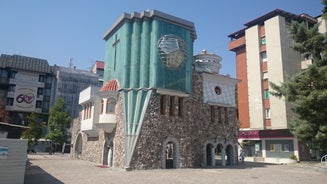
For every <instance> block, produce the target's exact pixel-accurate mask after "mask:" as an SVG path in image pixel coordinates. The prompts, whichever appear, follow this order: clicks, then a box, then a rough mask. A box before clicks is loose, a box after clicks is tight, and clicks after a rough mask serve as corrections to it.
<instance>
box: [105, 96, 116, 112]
mask: <svg viewBox="0 0 327 184" xmlns="http://www.w3.org/2000/svg"><path fill="white" fill-rule="evenodd" d="M115 107H116V99H114V98H109V99H108V100H107V109H106V113H108V114H109V113H115Z"/></svg>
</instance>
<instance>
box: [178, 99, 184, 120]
mask: <svg viewBox="0 0 327 184" xmlns="http://www.w3.org/2000/svg"><path fill="white" fill-rule="evenodd" d="M182 115H183V98H182V97H179V98H178V116H182Z"/></svg>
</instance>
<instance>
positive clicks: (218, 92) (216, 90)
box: [215, 86, 221, 95]
mask: <svg viewBox="0 0 327 184" xmlns="http://www.w3.org/2000/svg"><path fill="white" fill-rule="evenodd" d="M215 93H216V94H217V95H220V94H221V88H220V87H219V86H216V87H215Z"/></svg>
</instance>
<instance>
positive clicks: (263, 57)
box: [260, 52, 267, 62]
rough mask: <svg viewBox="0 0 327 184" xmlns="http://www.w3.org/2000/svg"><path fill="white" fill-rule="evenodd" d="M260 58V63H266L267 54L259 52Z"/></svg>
mask: <svg viewBox="0 0 327 184" xmlns="http://www.w3.org/2000/svg"><path fill="white" fill-rule="evenodd" d="M260 57H261V61H262V62H266V61H267V52H261V53H260Z"/></svg>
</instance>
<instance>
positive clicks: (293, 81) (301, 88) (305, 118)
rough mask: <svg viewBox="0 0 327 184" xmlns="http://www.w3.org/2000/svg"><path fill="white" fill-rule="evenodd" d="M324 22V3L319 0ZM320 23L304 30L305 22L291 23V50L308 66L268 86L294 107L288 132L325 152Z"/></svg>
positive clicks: (326, 107)
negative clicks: (309, 63) (300, 55)
mask: <svg viewBox="0 0 327 184" xmlns="http://www.w3.org/2000/svg"><path fill="white" fill-rule="evenodd" d="M323 4H324V10H323V13H324V14H323V16H322V17H323V18H324V19H325V20H326V18H327V11H326V5H327V0H323ZM319 24H320V23H316V24H315V25H314V26H313V27H311V28H308V27H307V25H306V24H305V22H292V26H291V35H292V38H293V39H294V41H295V44H294V45H293V49H294V50H296V51H298V52H299V53H301V54H302V55H304V56H305V57H308V58H309V59H311V60H312V65H310V66H309V67H308V68H307V69H304V70H301V71H300V72H298V73H297V74H295V75H293V76H291V77H289V78H288V79H287V80H286V81H285V82H283V83H281V84H280V85H277V84H274V83H270V86H271V87H272V89H273V90H274V91H273V92H271V93H272V94H273V95H275V96H278V97H285V99H286V100H287V101H290V102H292V103H293V104H294V108H293V109H292V110H293V111H294V112H295V114H296V117H294V118H293V119H292V120H291V122H290V128H291V131H292V133H293V134H294V135H295V136H296V137H297V138H298V139H299V140H300V141H302V142H304V143H307V144H308V145H309V146H310V147H311V148H315V149H319V150H320V151H321V152H322V153H324V154H326V153H327V33H320V32H319V30H318V27H319Z"/></svg>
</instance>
